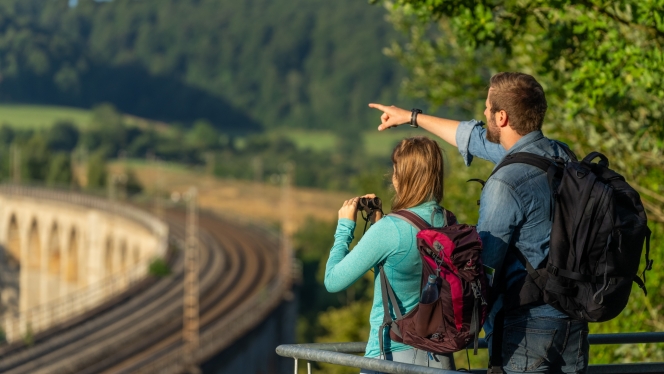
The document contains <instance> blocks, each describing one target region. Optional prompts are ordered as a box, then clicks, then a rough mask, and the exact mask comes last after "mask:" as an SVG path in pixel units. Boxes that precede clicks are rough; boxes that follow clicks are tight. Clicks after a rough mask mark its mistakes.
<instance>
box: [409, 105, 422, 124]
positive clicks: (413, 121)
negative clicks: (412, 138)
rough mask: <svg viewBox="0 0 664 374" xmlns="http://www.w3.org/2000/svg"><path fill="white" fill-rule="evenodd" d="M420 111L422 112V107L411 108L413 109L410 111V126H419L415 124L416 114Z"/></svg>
mask: <svg viewBox="0 0 664 374" xmlns="http://www.w3.org/2000/svg"><path fill="white" fill-rule="evenodd" d="M420 113H422V109H417V108H413V110H411V111H410V127H414V128H418V127H420V126H419V125H418V124H417V115H418V114H420Z"/></svg>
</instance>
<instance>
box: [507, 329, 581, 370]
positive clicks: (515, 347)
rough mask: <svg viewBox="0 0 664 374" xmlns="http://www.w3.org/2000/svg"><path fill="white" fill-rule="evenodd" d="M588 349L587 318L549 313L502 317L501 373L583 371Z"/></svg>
mask: <svg viewBox="0 0 664 374" xmlns="http://www.w3.org/2000/svg"><path fill="white" fill-rule="evenodd" d="M588 349H589V345H588V323H587V322H582V321H575V320H570V319H567V318H553V317H532V316H531V317H527V318H526V317H523V316H508V317H506V318H505V327H504V339H503V370H504V371H505V373H508V374H512V373H585V372H586V369H587V368H588Z"/></svg>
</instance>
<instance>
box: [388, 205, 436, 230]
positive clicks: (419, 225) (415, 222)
mask: <svg viewBox="0 0 664 374" xmlns="http://www.w3.org/2000/svg"><path fill="white" fill-rule="evenodd" d="M388 216H392V217H397V218H400V219H402V220H404V221H406V222H408V223H410V224H411V225H412V226H413V227H415V228H416V229H417V231H422V230H424V229H428V228H429V227H431V225H429V224H428V223H427V222H426V221H425V220H423V219H422V218H421V217H420V216H418V215H417V214H415V213H413V212H411V211H410V210H407V209H402V210H398V211H396V212H392V213H390V214H388Z"/></svg>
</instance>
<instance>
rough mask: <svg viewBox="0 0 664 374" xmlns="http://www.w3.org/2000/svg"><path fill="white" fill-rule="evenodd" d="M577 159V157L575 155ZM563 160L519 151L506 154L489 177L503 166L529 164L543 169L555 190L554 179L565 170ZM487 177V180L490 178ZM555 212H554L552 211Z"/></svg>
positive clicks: (559, 176) (560, 175)
mask: <svg viewBox="0 0 664 374" xmlns="http://www.w3.org/2000/svg"><path fill="white" fill-rule="evenodd" d="M575 159H576V157H575ZM562 162H563V161H562V160H561V159H556V160H554V159H551V158H548V157H544V156H540V155H536V154H534V153H529V152H517V153H514V154H511V155H507V156H505V159H504V160H503V161H502V162H501V163H500V164H498V166H496V167H495V168H494V169H493V171H492V172H491V175H489V178H491V177H492V176H493V175H494V174H496V172H497V171H498V170H500V169H501V168H503V167H505V166H507V165H510V164H528V165H532V166H534V167H536V168H539V169H541V170H543V171H544V172H545V173H546V174H547V180H548V181H549V186H551V188H552V192H555V191H553V186H554V184H553V181H554V180H555V179H556V178H561V177H562V170H563V163H562ZM489 178H487V181H488V180H489ZM552 212H553V211H552ZM552 214H553V213H552Z"/></svg>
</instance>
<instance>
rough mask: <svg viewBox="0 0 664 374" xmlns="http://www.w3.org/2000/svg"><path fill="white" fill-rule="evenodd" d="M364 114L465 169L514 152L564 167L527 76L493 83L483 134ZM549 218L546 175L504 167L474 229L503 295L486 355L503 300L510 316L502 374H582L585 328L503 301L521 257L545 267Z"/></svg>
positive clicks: (461, 126) (491, 183)
mask: <svg viewBox="0 0 664 374" xmlns="http://www.w3.org/2000/svg"><path fill="white" fill-rule="evenodd" d="M369 106H370V107H372V108H375V109H378V110H380V111H382V112H383V115H382V116H381V122H382V123H381V125H380V126H379V127H378V130H381V131H382V130H385V129H388V128H390V127H394V126H398V125H401V124H405V123H410V124H411V126H414V127H417V126H418V125H419V127H422V128H424V129H425V130H427V131H429V132H431V133H433V134H435V135H437V136H439V137H441V138H442V139H443V140H445V141H446V142H448V143H450V144H452V145H454V146H456V147H457V148H458V149H459V152H460V153H461V155H462V157H463V158H464V161H465V163H466V165H467V166H469V165H470V163H471V162H472V160H473V157H474V156H477V157H480V158H483V159H486V160H489V161H491V162H493V163H495V164H498V163H500V161H501V160H502V159H503V158H504V157H505V156H506V155H509V154H514V153H516V152H530V153H534V154H537V155H541V156H546V157H550V158H554V157H561V158H563V159H565V160H568V159H569V157H568V156H567V153H566V152H565V149H564V148H563V147H565V145H563V144H562V143H559V142H556V141H553V140H550V139H547V138H546V137H544V135H543V134H542V131H541V129H542V123H543V121H544V115H545V113H546V109H547V104H546V98H545V95H544V90H543V89H542V86H541V85H540V84H539V83H538V82H537V81H536V80H535V79H534V78H533V77H532V76H530V75H527V74H522V73H499V74H496V75H494V76H493V77H491V83H490V87H489V92H488V95H487V99H486V109H485V110H484V116H485V117H486V120H487V127H486V129H485V128H483V127H482V126H483V123H482V122H479V121H476V120H471V121H462V122H460V121H454V120H448V119H443V118H437V117H433V116H429V115H425V114H421V112H418V111H417V110H415V109H414V110H413V111H409V110H404V109H400V108H397V107H394V106H384V105H380V104H369ZM552 215H553V200H552V198H551V190H550V187H549V183H548V179H547V175H546V173H544V172H543V171H542V170H540V169H539V168H537V167H534V166H531V165H527V164H522V163H514V164H510V165H507V166H505V167H503V168H501V169H499V170H498V171H497V172H496V173H495V174H494V175H493V176H492V177H491V178H489V180H487V182H486V185H485V186H484V189H483V190H482V196H481V198H480V214H479V222H478V224H477V229H478V231H479V233H480V237H481V238H482V242H483V245H484V251H483V258H482V260H483V262H484V265H485V266H487V267H489V268H492V269H495V276H494V284H493V287H494V289H496V290H499V291H500V293H501V295H500V296H499V297H498V298H497V299H496V300H495V302H493V306H492V309H491V314H490V316H489V318H488V319H487V322H486V323H485V325H484V330H485V333H486V336H487V340H489V346H490V347H491V340H492V339H493V327H494V319H495V317H496V314H497V312H498V311H499V310H501V309H502V308H503V304H504V302H503V301H504V299H505V304H509V305H508V306H509V308H508V307H506V308H505V309H506V310H505V312H504V313H505V319H504V327H505V329H504V331H505V333H504V334H503V344H502V358H503V365H504V366H503V370H504V371H505V372H507V373H517V372H518V373H558V372H563V373H584V372H585V371H586V368H587V366H588V339H587V336H588V325H587V323H586V322H581V321H576V320H572V319H570V318H569V317H568V316H567V315H565V314H564V313H562V312H560V311H558V310H556V309H554V308H553V307H552V306H549V305H547V304H544V303H543V302H539V303H531V304H528V305H525V306H518V305H516V306H515V304H518V300H517V301H516V303H515V302H514V298H513V297H512V298H509V297H508V298H505V297H504V296H505V295H518V293H519V291H520V289H521V286H522V285H523V282H524V279H525V277H526V274H527V272H526V270H525V265H524V263H523V261H522V260H523V257H525V259H527V260H528V262H530V263H531V264H532V265H533V266H534V267H536V268H537V267H539V266H541V265H543V262H544V261H545V259H546V257H547V255H548V252H549V240H550V233H551V218H552ZM517 251H518V252H517ZM519 253H521V254H522V255H519ZM520 257H522V258H521V259H520ZM508 301H509V302H508Z"/></svg>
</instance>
